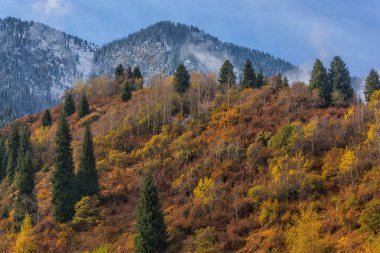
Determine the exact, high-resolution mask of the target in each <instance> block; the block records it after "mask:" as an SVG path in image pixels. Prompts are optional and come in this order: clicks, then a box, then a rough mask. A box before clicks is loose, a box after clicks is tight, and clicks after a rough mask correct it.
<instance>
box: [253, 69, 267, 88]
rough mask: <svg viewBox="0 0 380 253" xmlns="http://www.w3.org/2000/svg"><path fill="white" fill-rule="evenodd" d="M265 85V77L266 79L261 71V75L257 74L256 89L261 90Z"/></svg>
mask: <svg viewBox="0 0 380 253" xmlns="http://www.w3.org/2000/svg"><path fill="white" fill-rule="evenodd" d="M264 83H265V77H264V74H263V72H261V71H259V73H257V75H256V86H255V87H256V88H261V87H263V86H264Z"/></svg>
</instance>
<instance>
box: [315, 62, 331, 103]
mask: <svg viewBox="0 0 380 253" xmlns="http://www.w3.org/2000/svg"><path fill="white" fill-rule="evenodd" d="M309 88H310V89H311V90H313V89H319V96H320V97H321V98H322V99H323V100H324V101H325V105H329V104H330V103H331V95H332V91H333V87H332V85H331V83H330V82H329V78H328V75H327V70H326V68H325V67H324V66H323V63H322V62H321V61H320V60H319V59H317V60H316V61H315V63H314V66H313V70H312V72H311V78H310V82H309Z"/></svg>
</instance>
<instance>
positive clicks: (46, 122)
mask: <svg viewBox="0 0 380 253" xmlns="http://www.w3.org/2000/svg"><path fill="white" fill-rule="evenodd" d="M52 124H53V119H52V118H51V114H50V110H49V109H47V110H46V111H45V113H44V115H43V116H42V126H44V127H48V126H51V125H52Z"/></svg>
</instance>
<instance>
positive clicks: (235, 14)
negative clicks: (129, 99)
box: [0, 0, 380, 76]
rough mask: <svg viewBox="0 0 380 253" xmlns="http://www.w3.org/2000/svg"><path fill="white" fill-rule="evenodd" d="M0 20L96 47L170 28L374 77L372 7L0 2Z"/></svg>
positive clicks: (161, 0)
mask: <svg viewBox="0 0 380 253" xmlns="http://www.w3.org/2000/svg"><path fill="white" fill-rule="evenodd" d="M0 4H1V5H0V17H6V16H14V17H19V18H21V19H25V20H35V21H40V22H43V23H46V24H48V25H50V26H53V27H55V28H58V29H60V30H64V31H65V32H67V33H70V34H74V35H77V36H79V37H81V38H84V39H87V40H89V41H92V42H95V43H97V44H99V45H101V44H103V43H106V42H109V41H111V40H113V39H118V38H120V37H125V36H127V35H128V34H129V33H131V32H135V31H138V30H139V29H141V28H144V27H146V26H148V25H150V24H153V23H155V22H157V21H161V20H171V21H174V22H181V23H186V24H192V25H195V26H198V27H199V28H201V29H202V30H205V31H206V32H208V33H210V34H212V35H214V36H216V37H218V38H220V39H221V40H223V41H227V42H233V43H235V44H239V45H242V46H247V47H251V48H255V49H259V50H262V51H265V52H269V53H271V54H273V55H275V56H278V57H281V58H284V59H286V60H288V61H290V62H292V63H294V64H297V65H300V66H303V67H305V68H308V69H309V68H310V67H311V65H312V63H313V61H314V60H315V58H320V59H322V60H323V61H324V62H325V64H326V65H328V64H329V61H330V60H331V58H332V57H333V56H334V55H340V56H342V58H343V59H344V60H345V61H346V63H347V65H348V67H349V69H350V71H351V74H353V75H358V76H364V75H367V73H368V72H369V69H370V68H372V67H373V68H375V69H380V51H379V50H378V47H379V46H380V15H379V13H380V1H377V0H365V1H359V0H319V1H315V0H0Z"/></svg>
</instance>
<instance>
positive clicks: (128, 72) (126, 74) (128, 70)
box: [125, 66, 133, 79]
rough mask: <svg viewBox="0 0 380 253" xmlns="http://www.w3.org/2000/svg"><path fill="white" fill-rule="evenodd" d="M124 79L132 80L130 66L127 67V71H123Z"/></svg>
mask: <svg viewBox="0 0 380 253" xmlns="http://www.w3.org/2000/svg"><path fill="white" fill-rule="evenodd" d="M125 77H126V78H127V79H132V78H133V70H132V67H131V66H128V67H127V69H126V70H125Z"/></svg>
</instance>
